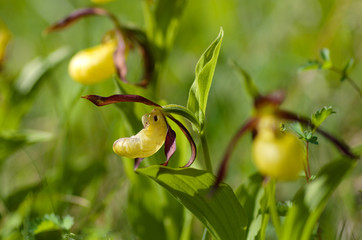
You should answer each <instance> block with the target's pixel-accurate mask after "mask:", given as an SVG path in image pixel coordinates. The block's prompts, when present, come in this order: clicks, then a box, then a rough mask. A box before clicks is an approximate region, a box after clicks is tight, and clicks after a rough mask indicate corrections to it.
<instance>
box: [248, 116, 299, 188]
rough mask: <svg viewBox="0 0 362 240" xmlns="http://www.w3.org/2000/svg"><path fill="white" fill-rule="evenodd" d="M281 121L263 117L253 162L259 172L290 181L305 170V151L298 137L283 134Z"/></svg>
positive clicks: (256, 139)
mask: <svg viewBox="0 0 362 240" xmlns="http://www.w3.org/2000/svg"><path fill="white" fill-rule="evenodd" d="M279 123H280V122H279V120H278V119H276V118H275V117H272V116H263V117H261V118H260V120H259V124H258V126H257V130H258V134H257V136H256V138H255V139H254V142H253V146H252V154H253V160H254V163H255V165H256V166H257V168H258V169H259V171H260V172H261V173H262V174H263V175H266V176H270V177H272V178H274V179H277V180H282V181H288V180H294V179H296V178H297V177H298V174H299V173H300V171H302V170H303V161H304V160H305V150H304V146H303V144H302V142H301V141H300V140H299V139H298V137H297V136H295V135H293V134H292V133H289V132H287V131H285V132H282V131H281V130H280V126H279Z"/></svg>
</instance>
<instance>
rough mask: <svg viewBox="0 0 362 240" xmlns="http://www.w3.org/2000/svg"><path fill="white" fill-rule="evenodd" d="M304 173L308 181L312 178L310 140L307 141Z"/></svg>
mask: <svg viewBox="0 0 362 240" xmlns="http://www.w3.org/2000/svg"><path fill="white" fill-rule="evenodd" d="M304 173H305V178H306V180H307V182H309V180H310V165H309V142H308V141H305V163H304Z"/></svg>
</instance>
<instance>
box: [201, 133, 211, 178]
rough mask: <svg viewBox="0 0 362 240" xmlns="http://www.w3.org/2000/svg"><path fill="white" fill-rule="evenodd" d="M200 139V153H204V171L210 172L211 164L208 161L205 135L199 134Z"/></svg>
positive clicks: (208, 155)
mask: <svg viewBox="0 0 362 240" xmlns="http://www.w3.org/2000/svg"><path fill="white" fill-rule="evenodd" d="M200 138H201V145H202V152H203V153H204V161H205V166H206V170H207V171H209V172H212V164H211V159H210V154H209V147H208V145H207V141H206V137H205V134H204V133H201V135H200Z"/></svg>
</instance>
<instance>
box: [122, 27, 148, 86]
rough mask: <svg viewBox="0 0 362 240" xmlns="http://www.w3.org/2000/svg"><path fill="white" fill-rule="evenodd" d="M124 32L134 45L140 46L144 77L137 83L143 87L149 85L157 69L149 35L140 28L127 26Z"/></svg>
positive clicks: (123, 29)
mask: <svg viewBox="0 0 362 240" xmlns="http://www.w3.org/2000/svg"><path fill="white" fill-rule="evenodd" d="M122 32H123V34H124V35H125V37H126V38H127V39H129V41H130V42H131V43H132V44H133V45H135V46H138V48H139V50H140V52H141V55H142V59H143V77H142V80H141V81H140V82H139V83H137V84H136V85H138V86H141V87H147V85H148V84H149V82H150V81H151V79H152V75H153V73H154V70H155V59H154V57H153V54H152V51H151V48H150V46H149V41H148V39H147V36H146V34H145V33H144V32H142V31H140V30H138V29H133V28H127V27H124V28H122Z"/></svg>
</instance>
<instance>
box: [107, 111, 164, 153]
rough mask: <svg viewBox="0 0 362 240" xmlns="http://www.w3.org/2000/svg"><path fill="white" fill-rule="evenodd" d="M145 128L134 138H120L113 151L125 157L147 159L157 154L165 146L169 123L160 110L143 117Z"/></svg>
mask: <svg viewBox="0 0 362 240" xmlns="http://www.w3.org/2000/svg"><path fill="white" fill-rule="evenodd" d="M142 123H143V126H144V128H143V129H142V130H141V131H140V132H139V133H137V134H136V135H134V136H131V137H129V138H120V139H118V140H116V141H115V142H114V144H113V151H114V152H115V153H116V154H118V155H120V156H124V157H129V158H145V157H149V156H151V155H153V154H155V153H156V152H157V151H158V150H159V149H160V148H161V147H162V145H163V144H164V142H165V139H166V134H167V123H166V120H165V117H164V116H163V114H162V112H161V111H160V110H159V109H154V110H153V111H152V112H151V113H149V114H145V115H143V117H142Z"/></svg>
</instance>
